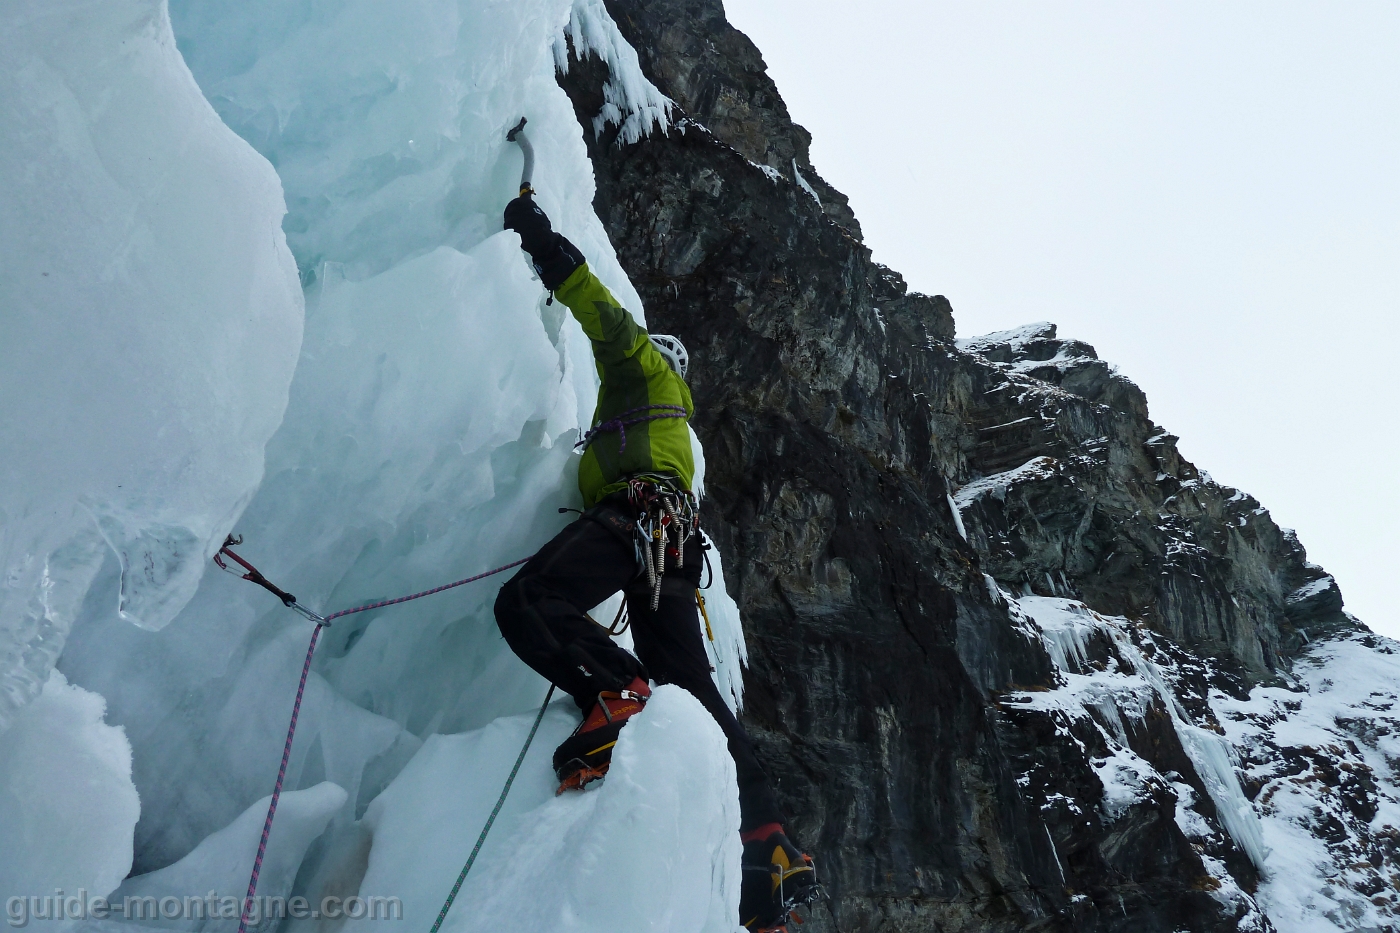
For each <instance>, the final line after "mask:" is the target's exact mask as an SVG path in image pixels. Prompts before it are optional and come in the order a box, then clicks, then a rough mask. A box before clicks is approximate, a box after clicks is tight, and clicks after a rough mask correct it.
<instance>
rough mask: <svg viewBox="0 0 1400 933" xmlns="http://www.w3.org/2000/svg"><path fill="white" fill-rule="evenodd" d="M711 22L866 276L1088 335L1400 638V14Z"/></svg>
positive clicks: (1255, 9)
mask: <svg viewBox="0 0 1400 933" xmlns="http://www.w3.org/2000/svg"><path fill="white" fill-rule="evenodd" d="M725 7H726V11H727V13H728V15H729V19H730V21H731V22H732V23H734V25H735V26H737V27H738V28H739V29H741V30H743V31H744V32H745V33H747V34H748V35H749V37H750V38H752V39H753V40H754V42H755V43H756V44H757V45H758V47H759V48H760V49H761V50H762V52H763V55H764V59H765V60H766V62H767V63H768V67H769V72H770V73H771V74H772V76H773V78H774V80H776V81H777V83H778V89H779V90H780V91H781V93H782V95H783V98H784V99H785V100H786V101H787V104H788V108H789V109H790V111H791V113H792V115H793V118H794V119H795V120H797V122H799V123H801V124H802V125H803V126H805V127H807V129H808V130H810V131H811V133H812V135H813V137H814V142H813V144H812V162H813V164H814V165H815V166H816V168H817V170H818V171H819V172H821V174H822V175H823V176H824V177H825V178H826V179H827V180H828V181H829V182H831V183H832V184H833V185H835V186H836V187H837V188H838V189H840V190H841V191H844V192H845V193H846V194H848V195H849V196H850V198H851V204H852V206H853V207H854V209H855V212H856V216H857V217H859V218H860V222H861V225H862V227H863V228H864V231H865V237H866V242H867V243H868V244H869V245H870V246H871V248H872V249H873V250H874V254H875V258H876V260H878V261H880V262H883V263H885V264H886V265H889V266H891V267H893V268H895V269H897V270H898V271H899V272H901V273H902V274H903V275H904V276H905V278H906V279H907V280H908V281H909V283H910V285H911V287H912V288H914V289H917V290H919V291H923V292H928V293H930V294H944V295H947V296H948V298H949V299H950V300H951V301H952V303H953V312H954V315H955V318H956V320H957V325H958V334H959V335H960V336H972V335H975V334H981V333H985V332H988V331H993V330H1001V329H1004V328H1007V327H1013V326H1016V325H1018V324H1024V323H1029V322H1031V321H1040V320H1050V321H1054V322H1055V323H1057V324H1058V325H1060V336H1062V337H1075V338H1078V339H1081V340H1085V341H1087V342H1089V343H1091V344H1093V345H1094V346H1095V348H1097V350H1098V351H1099V355H1100V356H1101V357H1103V358H1104V359H1106V360H1109V361H1110V362H1113V363H1116V364H1118V366H1119V367H1120V368H1121V370H1122V372H1123V373H1124V374H1125V375H1127V376H1128V377H1129V378H1131V379H1133V380H1134V381H1136V382H1137V383H1138V384H1139V385H1140V386H1142V388H1143V389H1144V390H1145V391H1146V392H1147V397H1148V401H1149V403H1150V405H1151V413H1152V417H1153V420H1155V421H1156V422H1157V423H1158V424H1161V425H1162V426H1164V427H1166V428H1167V429H1168V430H1170V431H1171V432H1172V433H1174V434H1177V435H1178V436H1179V437H1180V438H1181V443H1180V448H1181V450H1182V452H1183V454H1184V455H1185V456H1186V457H1187V458H1189V459H1190V460H1191V461H1193V462H1194V463H1195V464H1196V465H1197V466H1198V467H1200V468H1201V469H1204V470H1207V471H1209V472H1210V474H1211V475H1212V476H1213V477H1214V478H1215V479H1216V480H1217V481H1219V482H1222V483H1226V484H1228V485H1232V486H1238V487H1239V488H1241V489H1244V490H1245V491H1247V492H1249V493H1251V494H1253V495H1254V496H1256V497H1257V498H1258V499H1259V500H1260V501H1261V502H1262V503H1263V504H1264V505H1265V507H1267V508H1268V509H1269V510H1270V511H1271V512H1272V514H1273V517H1274V519H1275V521H1277V522H1278V523H1279V524H1281V525H1283V526H1284V527H1292V528H1296V529H1297V530H1298V534H1299V536H1300V538H1301V539H1302V541H1303V544H1304V545H1305V546H1306V547H1307V549H1308V554H1309V557H1310V559H1311V560H1313V561H1315V562H1316V563H1320V564H1322V565H1323V566H1325V567H1326V568H1327V569H1328V570H1329V571H1331V572H1332V573H1333V574H1334V575H1335V576H1336V577H1337V579H1338V582H1339V583H1340V584H1341V588H1342V593H1343V595H1344V596H1345V598H1346V602H1347V608H1348V609H1349V610H1351V611H1352V612H1353V613H1355V614H1356V615H1357V616H1359V617H1360V618H1361V619H1362V620H1363V621H1365V622H1366V623H1367V624H1368V625H1370V626H1371V627H1372V628H1373V629H1375V630H1377V631H1380V632H1384V633H1386V634H1389V635H1392V636H1395V637H1400V611H1397V609H1396V606H1395V603H1394V601H1393V599H1392V598H1391V592H1390V589H1391V588H1390V584H1391V581H1392V578H1393V577H1395V576H1397V574H1400V531H1397V529H1400V495H1397V492H1396V484H1397V482H1400V477H1397V476H1396V475H1395V474H1396V467H1397V465H1400V442H1397V432H1398V431H1400V418H1397V415H1396V397H1395V396H1396V389H1397V382H1400V376H1397V371H1396V367H1395V363H1394V362H1393V358H1394V357H1395V356H1396V354H1397V353H1400V325H1397V313H1400V3H1396V2H1393V0H1387V2H1369V3H1367V2H1354V0H1348V2H1346V3H1334V2H1322V0H1318V2H1313V3H1299V2H1286V0H1269V2H1263V0H1230V2H1220V0H1211V2H1203V0H1172V2H1162V0H1155V2H1134V3H1122V2H1117V3H1108V2H1084V0H1058V2H1054V3H1050V2H1045V0H1036V2H1030V0H977V2H972V3H969V2H965V0H964V2H956V3H955V2H949V0H936V2H932V0H924V2H908V0H864V2H860V3H853V2H849V0H848V2H842V3H837V2H834V0H800V2H799V0H725Z"/></svg>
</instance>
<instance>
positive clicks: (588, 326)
mask: <svg viewBox="0 0 1400 933" xmlns="http://www.w3.org/2000/svg"><path fill="white" fill-rule="evenodd" d="M505 226H506V229H507V230H514V231H515V232H517V233H519V234H520V245H521V248H523V249H524V250H525V251H526V252H527V253H529V254H530V259H531V261H532V262H533V263H534V265H535V271H536V272H538V273H539V276H540V281H541V282H543V283H544V287H545V288H547V289H549V290H550V291H551V292H553V293H554V297H556V298H558V299H559V300H560V301H561V302H563V303H564V306H565V307H567V308H568V309H569V310H570V311H571V312H572V313H573V315H574V317H575V318H577V319H578V322H579V324H581V325H582V326H583V332H584V333H585V334H587V335H588V338H589V339H590V340H592V341H593V356H594V358H595V359H596V360H597V361H598V366H599V369H601V370H602V375H603V378H604V380H605V381H606V380H607V379H608V377H609V376H610V375H611V373H610V370H615V369H616V367H617V366H618V365H619V364H621V363H623V362H624V361H626V360H629V359H635V360H636V361H638V362H640V363H641V364H642V368H643V370H644V371H646V372H650V371H651V370H656V371H658V372H659V371H661V370H662V369H665V368H666V362H665V360H664V359H662V357H661V355H660V354H659V353H657V352H656V348H655V347H653V346H652V345H651V341H649V340H648V339H647V335H646V331H644V330H642V328H641V326H640V325H639V324H638V323H637V322H636V321H635V320H634V319H633V317H632V315H631V314H630V313H628V311H627V309H626V308H624V307H622V305H621V304H619V303H618V301H617V299H616V298H614V297H613V295H612V292H610V291H608V289H607V286H605V285H604V284H603V283H602V282H600V281H599V280H598V277H597V276H596V275H594V274H593V272H592V270H590V269H589V268H588V263H587V262H585V261H584V258H583V254H582V253H580V252H579V251H578V248H577V247H575V246H574V244H572V243H570V242H569V241H568V239H567V238H566V237H564V235H563V234H560V233H556V232H555V231H554V229H553V228H552V227H551V226H550V223H549V218H548V217H547V216H546V215H545V213H544V211H542V210H540V208H539V206H538V205H537V204H535V201H534V198H532V197H530V196H529V195H523V196H521V197H518V198H516V199H515V200H514V201H511V202H510V204H508V205H506V213H505ZM652 357H655V359H652Z"/></svg>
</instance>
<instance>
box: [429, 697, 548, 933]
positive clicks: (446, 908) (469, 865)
mask: <svg viewBox="0 0 1400 933" xmlns="http://www.w3.org/2000/svg"><path fill="white" fill-rule="evenodd" d="M553 696H554V685H553V684H550V686H549V692H548V693H546V694H545V695H544V702H543V703H541V704H540V711H539V713H538V714H537V715H536V716H535V724H534V725H533V726H531V727H530V734H529V735H527V736H526V737H525V744H524V745H522V746H521V748H520V754H519V755H518V756H516V759H515V767H514V768H511V769H510V777H508V778H506V786H505V787H502V788H501V796H500V797H498V798H497V799H496V805H495V806H494V807H492V808H491V815H490V816H489V817H487V818H486V825H485V826H483V827H481V835H480V836H477V837H476V845H474V846H472V854H471V855H469V856H467V864H465V865H463V866H462V873H461V874H460V875H458V876H457V883H456V884H454V885H453V886H452V893H451V894H449V895H447V903H445V904H443V905H442V910H440V911H438V915H437V920H435V921H434V922H433V929H432V933H438V927H440V926H442V921H443V919H444V918H446V916H447V912H448V911H449V910H451V909H452V902H453V901H455V900H456V899H457V892H458V891H460V890H462V882H463V881H466V880H467V872H469V871H471V870H472V862H475V861H476V856H477V853H478V852H480V851H481V844H482V843H483V842H485V841H486V834H487V833H489V832H490V831H491V824H492V823H494V822H496V816H497V815H498V814H499V813H500V812H501V806H502V804H504V803H505V802H506V794H509V793H510V785H512V784H514V783H515V775H516V774H517V773H519V771H520V764H521V762H523V761H524V760H525V753H526V752H528V751H529V750H530V743H531V742H533V741H535V732H536V730H538V729H539V727H540V720H542V719H544V711H545V708H546V707H548V706H549V701H550V698H551V697H553Z"/></svg>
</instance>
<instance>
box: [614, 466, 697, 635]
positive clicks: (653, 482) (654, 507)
mask: <svg viewBox="0 0 1400 933" xmlns="http://www.w3.org/2000/svg"><path fill="white" fill-rule="evenodd" d="M627 498H628V502H629V503H630V504H631V505H632V508H633V509H634V511H635V514H636V516H637V518H636V528H637V536H638V539H639V540H638V549H639V550H640V551H641V552H642V553H641V555H640V557H641V563H642V566H643V568H644V569H645V570H646V575H647V586H649V587H650V588H651V611H652V612H655V611H656V609H657V607H658V606H660V605H661V578H662V576H663V575H664V574H665V573H666V555H667V554H668V553H669V554H673V555H675V558H676V569H680V568H681V567H684V566H685V544H686V542H687V541H689V540H690V538H691V536H692V535H694V534H697V533H698V532H699V531H700V510H699V507H698V506H699V503H698V502H697V501H696V499H695V494H694V493H692V492H691V491H690V490H688V489H677V488H676V487H675V486H674V485H673V481H672V480H671V479H670V478H669V477H665V476H647V475H640V476H634V477H632V478H631V479H629V480H628V481H627Z"/></svg>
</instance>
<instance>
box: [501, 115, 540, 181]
mask: <svg viewBox="0 0 1400 933" xmlns="http://www.w3.org/2000/svg"><path fill="white" fill-rule="evenodd" d="M506 142H508V143H515V144H516V145H518V146H519V147H520V151H521V152H523V153H525V167H524V168H523V169H521V171H520V196H521V197H522V198H523V197H525V196H526V195H527V194H534V193H535V189H534V188H532V187H530V176H531V175H533V174H535V147H534V146H532V145H530V138H529V137H528V136H526V135H525V118H524V117H521V118H520V122H519V123H517V124H515V127H514V128H513V129H512V130H511V131H510V132H509V133H507V134H506Z"/></svg>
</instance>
